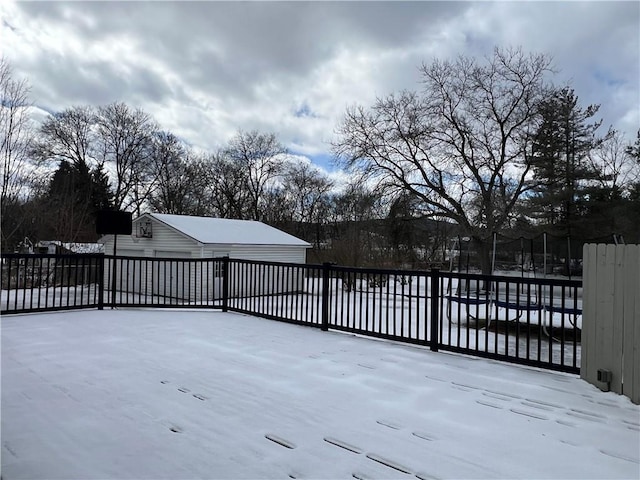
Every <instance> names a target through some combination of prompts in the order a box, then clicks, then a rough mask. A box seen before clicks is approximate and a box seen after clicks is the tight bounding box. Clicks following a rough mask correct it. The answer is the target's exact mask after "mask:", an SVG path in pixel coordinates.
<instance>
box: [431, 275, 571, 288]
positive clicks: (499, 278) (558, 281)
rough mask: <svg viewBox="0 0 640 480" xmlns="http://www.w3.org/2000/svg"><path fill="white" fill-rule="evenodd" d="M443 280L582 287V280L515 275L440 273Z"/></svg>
mask: <svg viewBox="0 0 640 480" xmlns="http://www.w3.org/2000/svg"><path fill="white" fill-rule="evenodd" d="M440 276H441V277H443V278H445V279H456V280H479V281H487V282H500V283H512V284H524V285H549V286H554V287H571V288H574V287H578V288H579V287H582V280H577V279H571V280H569V279H568V278H541V277H519V276H515V275H483V274H480V273H459V272H442V271H441V272H440Z"/></svg>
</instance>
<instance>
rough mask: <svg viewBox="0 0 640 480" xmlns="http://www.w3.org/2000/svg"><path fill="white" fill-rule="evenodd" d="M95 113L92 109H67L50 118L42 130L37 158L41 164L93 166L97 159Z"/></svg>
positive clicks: (85, 107) (37, 144)
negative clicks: (67, 163)
mask: <svg viewBox="0 0 640 480" xmlns="http://www.w3.org/2000/svg"><path fill="white" fill-rule="evenodd" d="M93 122H94V111H93V109H92V108H91V107H88V106H76V107H71V108H67V109H66V110H63V111H62V112H59V113H54V114H52V115H50V116H49V117H48V118H47V119H46V120H45V121H44V122H43V123H42V125H41V126H40V131H39V136H38V141H37V142H36V144H35V146H34V156H35V157H36V158H37V159H38V160H39V161H41V162H48V161H55V162H56V163H59V162H60V161H62V160H66V161H68V162H70V163H72V164H74V165H86V166H92V165H93V164H95V163H96V159H95V155H96V152H95V138H94V135H93V131H92V129H93Z"/></svg>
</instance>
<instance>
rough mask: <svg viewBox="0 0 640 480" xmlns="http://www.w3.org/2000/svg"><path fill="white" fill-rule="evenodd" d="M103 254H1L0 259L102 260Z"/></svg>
mask: <svg viewBox="0 0 640 480" xmlns="http://www.w3.org/2000/svg"><path fill="white" fill-rule="evenodd" d="M104 257H106V255H105V254H104V253H2V254H0V259H1V260H5V259H12V258H19V259H24V258H104Z"/></svg>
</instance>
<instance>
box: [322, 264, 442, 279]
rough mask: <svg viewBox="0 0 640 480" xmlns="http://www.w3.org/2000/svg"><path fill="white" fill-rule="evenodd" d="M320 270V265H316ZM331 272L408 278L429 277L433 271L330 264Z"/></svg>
mask: <svg viewBox="0 0 640 480" xmlns="http://www.w3.org/2000/svg"><path fill="white" fill-rule="evenodd" d="M318 267H319V268H322V265H318ZM331 270H333V271H337V272H346V273H369V274H379V275H380V274H381V275H405V276H407V275H410V276H416V277H417V276H425V275H431V274H432V273H433V270H398V269H393V268H373V267H346V266H342V265H333V264H331Z"/></svg>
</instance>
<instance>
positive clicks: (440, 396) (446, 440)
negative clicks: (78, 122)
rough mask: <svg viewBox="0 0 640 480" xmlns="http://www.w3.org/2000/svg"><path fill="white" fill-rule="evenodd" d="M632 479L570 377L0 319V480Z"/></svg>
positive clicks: (103, 322)
mask: <svg viewBox="0 0 640 480" xmlns="http://www.w3.org/2000/svg"><path fill="white" fill-rule="evenodd" d="M289 477H290V478H353V477H355V478H363V479H364V478H372V479H375V478H407V479H408V478H416V477H418V478H422V479H427V478H581V479H583V478H630V479H631V478H639V477H640V407H638V406H636V405H633V404H632V403H631V402H630V401H629V400H628V399H627V398H626V397H622V396H618V395H616V394H613V393H602V392H600V391H599V390H597V389H596V388H595V387H593V386H591V385H589V384H587V383H585V382H583V381H582V380H580V379H579V378H578V377H576V376H573V375H567V374H562V373H555V372H548V371H542V370H537V369H533V368H527V367H521V366H516V365H511V364H506V363H500V362H496V361H490V360H485V359H478V358H469V357H464V356H458V355H453V354H447V353H433V352H430V351H429V350H428V349H422V348H418V347H412V346H407V345H398V344H392V343H388V342H382V341H376V340H372V339H367V338H357V337H354V336H350V335H345V334H341V333H336V332H328V333H325V332H321V331H320V330H317V329H313V328H308V327H298V326H294V325H289V324H283V323H278V322H274V321H269V320H263V319H258V318H253V317H249V316H243V315H238V314H229V313H221V312H210V311H196V312H194V311H167V310H162V311H158V310H115V311H109V310H105V311H74V312H62V313H52V314H32V315H15V316H4V317H2V478H3V480H11V479H18V478H43V479H44V478H46V479H56V478H65V479H106V478H112V479H125V478H126V479H152V478H153V479H160V478H171V479H177V478H180V479H191V478H211V479H214V478H254V479H255V478H289Z"/></svg>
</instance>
